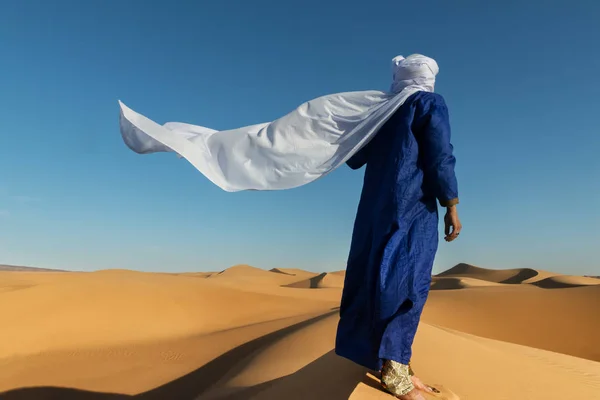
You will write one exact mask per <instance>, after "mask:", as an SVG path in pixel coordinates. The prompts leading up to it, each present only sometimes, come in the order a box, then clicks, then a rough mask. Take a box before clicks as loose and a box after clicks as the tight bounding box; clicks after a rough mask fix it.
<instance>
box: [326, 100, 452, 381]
mask: <svg viewBox="0 0 600 400" xmlns="http://www.w3.org/2000/svg"><path fill="white" fill-rule="evenodd" d="M452 150H453V148H452V144H451V143H450V123H449V117H448V109H447V107H446V104H445V102H444V99H443V98H442V96H440V95H438V94H435V93H429V92H418V93H416V94H414V95H413V96H411V97H410V98H409V99H408V100H407V101H406V103H404V104H403V105H402V106H401V107H400V108H399V109H398V111H397V112H396V113H395V114H394V115H393V116H392V117H391V118H390V119H389V120H388V122H386V124H385V125H384V126H383V127H382V128H381V130H380V131H379V132H378V133H377V135H376V136H375V137H374V138H373V139H372V140H371V142H370V143H369V144H368V145H367V146H365V147H364V148H363V149H361V150H360V151H359V152H358V153H356V154H355V155H354V156H353V157H352V158H351V159H350V160H348V162H347V164H348V165H349V166H350V167H351V168H352V169H358V168H361V167H362V166H363V165H365V164H366V166H367V167H366V171H365V177H364V184H363V190H362V194H361V198H360V203H359V206H358V212H357V215H356V221H355V223H354V231H353V234H352V244H351V248H350V254H349V257H348V263H347V268H346V278H345V283H344V291H343V294H342V302H341V307H340V321H339V325H338V330H337V337H336V353H337V354H338V355H340V356H342V357H345V358H348V359H350V360H352V361H354V362H355V363H357V364H360V365H362V366H365V367H367V368H370V369H372V370H379V369H381V366H382V363H383V360H388V359H389V360H394V361H397V362H400V363H402V364H408V362H409V361H410V358H411V355H412V351H411V347H412V343H413V339H414V336H415V333H416V331H417V326H418V324H419V319H420V317H421V312H422V311H423V306H424V305H425V301H426V299H427V296H428V294H429V286H430V283H431V269H432V266H433V260H434V257H435V253H436V251H437V247H438V210H437V204H436V200H438V201H439V202H440V204H441V205H442V206H446V205H452V204H455V203H457V202H458V188H457V181H456V176H455V174H454V165H455V162H456V160H455V158H454V156H453V154H452Z"/></svg>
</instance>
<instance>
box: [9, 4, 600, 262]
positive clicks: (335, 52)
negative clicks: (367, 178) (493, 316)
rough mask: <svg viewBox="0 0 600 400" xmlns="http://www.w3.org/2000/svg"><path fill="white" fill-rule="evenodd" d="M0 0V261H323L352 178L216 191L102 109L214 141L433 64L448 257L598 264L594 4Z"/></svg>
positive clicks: (351, 195)
mask: <svg viewBox="0 0 600 400" xmlns="http://www.w3.org/2000/svg"><path fill="white" fill-rule="evenodd" d="M491 4H492V3H490V2H481V1H467V0H465V1H460V2H454V1H447V0H435V1H431V0H428V1H420V2H408V1H398V0H396V1H377V0H372V1H368V2H363V1H361V2H358V1H353V0H344V1H341V0H336V1H321V0H305V1H303V2H286V1H265V0H257V1H252V2H249V1H242V0H238V1H225V0H221V1H218V2H216V1H210V2H209V1H161V2H158V1H141V0H130V1H117V0H105V1H92V0H89V1H61V0H56V1H52V2H50V1H26V0H20V1H19V0H7V1H2V2H0V54H1V57H2V62H1V63H0V109H1V110H2V112H1V113H0V115H1V118H0V263H5V264H20V265H31V266H38V267H50V268H67V269H77V270H95V269H103V268H130V269H139V270H148V271H159V270H162V271H192V270H220V269H223V268H225V267H228V266H230V265H233V264H238V263H249V264H252V265H255V266H258V267H262V268H272V267H298V268H306V269H311V270H324V271H328V270H338V269H342V268H344V266H345V260H346V256H347V252H348V248H349V243H350V236H351V233H352V232H351V231H352V224H353V218H354V214H355V211H356V206H357V204H358V198H359V195H360V189H361V183H362V174H363V172H362V171H359V172H355V171H351V170H349V169H348V168H342V169H339V170H337V171H335V172H334V173H332V174H330V175H329V176H327V177H325V178H324V179H322V180H319V181H317V182H315V183H313V184H310V185H307V186H305V187H302V188H298V189H294V190H289V191H281V192H248V193H246V192H243V193H235V194H232V193H226V192H223V191H221V190H220V189H219V188H217V187H216V186H214V185H212V184H211V183H210V182H209V181H208V180H206V179H205V178H204V177H203V176H202V175H201V174H200V173H199V172H198V171H196V170H195V169H194V168H193V167H191V165H189V164H188V163H187V162H186V161H185V160H179V159H177V158H176V157H175V156H173V155H172V154H156V155H148V156H140V155H137V154H134V153H133V152H131V151H130V150H128V149H127V148H126V147H125V145H124V144H123V143H122V141H121V138H120V135H119V130H118V104H117V100H118V99H121V100H123V101H124V102H125V103H126V104H127V105H129V106H130V107H132V108H133V109H134V110H136V111H139V112H141V113H143V114H145V115H147V116H149V117H150V118H152V119H154V120H155V121H158V122H166V121H183V122H189V123H194V124H198V125H204V126H209V127H212V128H216V129H226V128H234V127H238V126H242V125H249V124H253V123H258V122H263V121H268V120H272V119H275V118H277V117H279V116H281V115H283V114H285V113H287V112H289V111H290V110H292V109H293V108H295V107H296V106H297V105H299V104H300V103H301V102H304V101H306V100H309V99H311V98H314V97H317V96H320V95H323V94H327V93H332V92H341V91H350V90H363V89H382V90H386V89H387V88H388V87H389V82H390V60H391V58H392V57H394V56H395V55H397V54H404V55H408V54H411V53H416V52H418V53H422V54H426V55H428V56H431V57H434V58H436V59H437V60H438V63H439V65H440V70H441V72H440V74H439V76H438V85H437V91H438V92H439V93H441V94H442V95H444V96H445V98H446V101H447V103H448V105H449V107H450V112H451V121H452V127H453V143H454V145H455V149H456V157H457V159H458V165H457V174H458V179H459V184H460V197H461V205H460V208H459V212H460V216H461V219H462V221H463V224H464V231H463V234H462V235H461V239H460V240H458V241H456V242H454V243H452V244H447V243H445V242H443V241H442V243H440V250H439V253H438V257H437V260H436V265H435V271H438V272H439V271H441V270H443V269H446V268H449V267H451V266H453V265H454V264H456V263H458V262H468V263H473V264H476V265H480V266H483V267H490V268H516V267H534V268H542V269H548V270H552V271H558V272H565V273H573V274H583V273H586V274H592V273H594V274H600V250H599V249H600V212H599V211H598V210H599V208H598V207H599V205H600V157H599V156H598V155H599V154H600V135H599V134H600V132H599V130H600V122H599V119H598V115H599V113H600V96H599V94H600V77H599V76H598V72H599V71H600V46H599V45H598V43H600V26H599V25H598V20H599V19H600V2H598V1H595V0H588V1H584V0H571V1H552V0H545V1H541V0H535V1H534V0H528V1H526V2H517V1H502V2H500V1H498V2H493V5H491Z"/></svg>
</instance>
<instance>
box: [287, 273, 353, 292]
mask: <svg viewBox="0 0 600 400" xmlns="http://www.w3.org/2000/svg"><path fill="white" fill-rule="evenodd" d="M285 286H286V287H290V288H297V289H324V288H336V289H341V288H342V287H343V286H344V278H343V277H342V276H340V275H339V274H328V273H326V272H323V273H322V274H319V275H317V276H315V277H312V278H309V279H306V280H302V281H299V282H294V283H291V284H288V285H285Z"/></svg>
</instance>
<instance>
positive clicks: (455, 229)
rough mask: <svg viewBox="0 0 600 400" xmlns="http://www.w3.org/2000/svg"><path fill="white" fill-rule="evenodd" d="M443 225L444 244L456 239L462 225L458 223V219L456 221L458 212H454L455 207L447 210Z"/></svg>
mask: <svg viewBox="0 0 600 400" xmlns="http://www.w3.org/2000/svg"><path fill="white" fill-rule="evenodd" d="M444 225H445V229H444V233H445V234H446V237H445V238H444V239H445V240H446V242H451V241H453V240H454V239H456V238H457V237H458V235H459V234H460V231H461V230H462V225H461V223H460V219H458V211H457V210H456V206H451V207H448V208H447V211H446V216H445V217H444Z"/></svg>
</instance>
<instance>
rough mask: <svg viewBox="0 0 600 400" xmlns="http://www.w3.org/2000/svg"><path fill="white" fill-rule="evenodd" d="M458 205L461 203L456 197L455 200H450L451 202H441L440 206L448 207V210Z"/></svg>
mask: <svg viewBox="0 0 600 400" xmlns="http://www.w3.org/2000/svg"><path fill="white" fill-rule="evenodd" d="M458 203H459V201H458V197H455V198H453V199H450V200H440V205H441V206H442V207H446V208H450V207H454V206H456V205H457V204H458Z"/></svg>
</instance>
